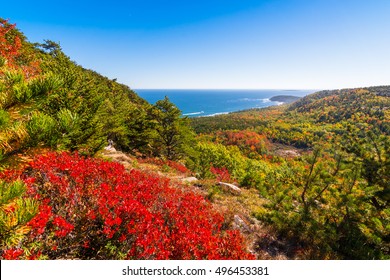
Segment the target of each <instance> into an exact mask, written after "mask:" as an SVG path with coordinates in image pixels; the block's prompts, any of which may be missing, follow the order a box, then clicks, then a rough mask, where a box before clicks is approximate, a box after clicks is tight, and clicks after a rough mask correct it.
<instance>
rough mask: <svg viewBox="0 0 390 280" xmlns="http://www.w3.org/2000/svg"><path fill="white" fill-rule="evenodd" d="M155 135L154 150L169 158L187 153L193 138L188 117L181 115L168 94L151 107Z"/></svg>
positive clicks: (175, 158)
mask: <svg viewBox="0 0 390 280" xmlns="http://www.w3.org/2000/svg"><path fill="white" fill-rule="evenodd" d="M151 116H152V118H153V121H154V124H155V126H154V130H155V135H154V137H153V142H154V143H153V148H154V152H155V153H156V154H157V155H159V156H164V157H166V158H167V159H169V160H177V159H180V158H182V157H183V156H184V155H185V154H186V150H188V149H189V147H190V143H191V141H192V139H193V132H192V130H191V129H190V127H189V125H188V119H187V118H182V117H181V111H180V110H179V109H178V108H177V107H176V106H175V105H174V104H173V103H172V102H171V101H170V100H169V98H168V97H167V96H165V98H164V99H163V100H159V101H157V102H156V104H155V105H154V106H153V107H152V108H151Z"/></svg>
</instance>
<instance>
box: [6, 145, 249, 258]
mask: <svg viewBox="0 0 390 280" xmlns="http://www.w3.org/2000/svg"><path fill="white" fill-rule="evenodd" d="M22 179H23V180H24V182H25V183H26V184H27V186H28V188H29V193H30V195H32V196H35V197H36V198H37V199H38V200H39V201H40V202H41V208H40V212H39V213H38V215H37V216H36V217H35V218H34V219H33V220H32V221H30V223H29V226H30V227H32V231H31V232H30V234H29V236H28V238H27V240H25V243H26V244H27V245H28V243H29V242H31V243H32V242H37V241H42V242H41V248H40V251H39V252H38V253H42V254H43V255H47V256H48V257H49V258H53V259H55V258H69V257H77V258H81V259H89V258H93V259H110V258H119V257H120V256H122V257H123V256H126V257H127V258H128V259H252V258H253V255H251V254H248V253H247V252H246V251H245V247H244V243H243V239H242V237H241V236H240V234H239V233H238V232H236V231H229V230H227V231H224V230H222V225H223V217H222V216H221V215H220V214H218V213H217V212H215V211H214V210H213V209H212V207H211V205H210V204H209V203H208V202H207V201H206V200H205V199H204V198H203V197H201V196H199V195H196V194H194V193H192V192H184V191H183V190H180V189H176V188H173V187H171V186H170V185H169V180H167V179H163V178H160V177H158V176H154V175H150V174H145V173H143V172H140V171H137V170H132V171H131V172H127V171H125V169H124V167H123V166H122V165H120V164H118V163H112V162H104V161H101V160H97V159H91V158H83V157H81V156H79V155H77V154H74V155H71V154H68V153H61V154H56V153H51V154H48V155H46V156H41V157H38V158H37V159H36V160H34V161H33V162H32V163H31V165H30V168H28V169H27V170H26V171H25V173H24V174H23V175H22ZM26 244H25V245H26ZM107 244H110V246H114V248H115V249H111V250H110V249H107ZM27 245H26V246H27ZM53 248H55V249H56V250H53ZM3 257H4V252H3Z"/></svg>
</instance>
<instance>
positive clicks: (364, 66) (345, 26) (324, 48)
mask: <svg viewBox="0 0 390 280" xmlns="http://www.w3.org/2000/svg"><path fill="white" fill-rule="evenodd" d="M389 15H390V1H388V0H371V1H368V0H366V1H360V0H338V1H335V0H306V1H305V0H284V1H282V0H279V1H277V0H268V1H261V0H257V1H255V0H207V1H205V0H197V1H185V0H182V1H164V0H130V1H118V0H112V1H101V2H100V1H89V0H88V1H82V0H79V1H73V0H68V1H46V0H41V1H23V0H19V1H17V3H15V1H14V2H12V1H7V2H5V3H2V5H1V8H0V17H3V18H7V19H10V21H11V22H14V23H16V24H17V27H18V28H19V29H21V31H23V32H24V33H25V35H26V36H27V37H28V38H29V40H30V41H32V42H42V41H43V40H44V39H50V40H53V41H56V42H60V44H61V46H62V48H63V50H64V51H65V53H66V54H67V55H69V56H70V57H71V59H72V60H74V61H76V62H77V63H78V64H80V65H82V66H84V67H86V68H90V69H93V70H95V71H97V72H99V73H101V74H103V75H105V76H108V77H110V78H117V79H118V81H120V82H122V83H124V84H127V85H129V86H130V87H132V88H135V89H137V88H164V89H168V88H219V89H225V88H229V89H333V88H345V87H360V86H372V85H385V84H386V85H387V84H390V16H389Z"/></svg>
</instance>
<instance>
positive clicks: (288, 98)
mask: <svg viewBox="0 0 390 280" xmlns="http://www.w3.org/2000/svg"><path fill="white" fill-rule="evenodd" d="M298 99H300V97H298V96H294V95H276V96H273V97H271V98H270V100H271V101H276V102H283V103H292V102H294V101H297V100H298Z"/></svg>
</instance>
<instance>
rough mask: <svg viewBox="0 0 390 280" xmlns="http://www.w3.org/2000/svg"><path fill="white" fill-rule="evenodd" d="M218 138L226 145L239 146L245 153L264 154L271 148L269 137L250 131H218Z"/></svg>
mask: <svg viewBox="0 0 390 280" xmlns="http://www.w3.org/2000/svg"><path fill="white" fill-rule="evenodd" d="M216 136H217V141H220V142H221V143H223V144H224V145H234V146H238V147H239V148H240V149H241V150H243V151H248V152H250V151H252V152H257V153H264V152H265V151H266V150H268V149H269V147H270V143H269V141H268V139H267V137H265V136H264V135H261V134H258V133H256V132H254V131H250V130H241V131H235V130H226V131H218V132H217V135H216Z"/></svg>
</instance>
